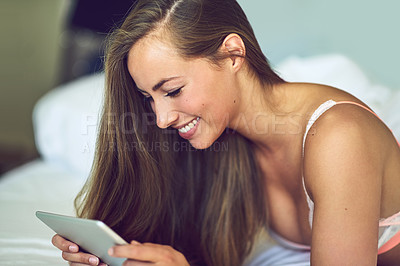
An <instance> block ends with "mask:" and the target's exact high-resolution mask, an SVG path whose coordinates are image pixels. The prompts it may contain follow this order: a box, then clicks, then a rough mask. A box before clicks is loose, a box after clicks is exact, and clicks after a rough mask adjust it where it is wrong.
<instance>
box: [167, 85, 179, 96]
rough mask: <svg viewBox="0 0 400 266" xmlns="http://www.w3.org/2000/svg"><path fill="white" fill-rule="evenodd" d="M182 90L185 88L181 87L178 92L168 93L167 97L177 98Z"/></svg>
mask: <svg viewBox="0 0 400 266" xmlns="http://www.w3.org/2000/svg"><path fill="white" fill-rule="evenodd" d="M182 88H183V87H180V88H179V89H176V90H174V91H171V92H168V93H167V94H166V95H165V96H168V97H176V96H178V95H179V94H181V92H182Z"/></svg>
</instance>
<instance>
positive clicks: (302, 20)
mask: <svg viewBox="0 0 400 266" xmlns="http://www.w3.org/2000/svg"><path fill="white" fill-rule="evenodd" d="M238 2H239V3H240V4H241V6H242V7H243V9H244V10H245V12H246V14H247V16H248V18H249V20H250V21H251V23H252V25H253V28H254V30H255V32H256V35H257V37H258V39H259V41H260V43H261V46H262V48H263V50H264V52H265V54H266V55H267V57H268V58H269V59H270V61H271V63H272V64H275V65H276V64H277V63H279V62H280V61H282V60H283V59H284V58H286V57H288V56H290V55H300V56H311V55H318V54H323V53H342V54H344V55H347V56H348V57H349V58H351V59H352V60H353V61H355V62H356V63H357V64H359V65H360V66H361V68H362V69H363V70H364V72H365V73H367V74H368V76H369V78H370V79H371V80H372V81H373V82H377V83H379V84H383V85H386V86H388V87H390V88H396V89H400V67H399V62H400V51H399V49H400V30H399V27H400V15H399V11H400V1H399V0H382V1H365V0H351V1H348V0H335V1H332V0H277V1H273V0H238Z"/></svg>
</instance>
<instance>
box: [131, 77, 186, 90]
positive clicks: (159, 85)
mask: <svg viewBox="0 0 400 266" xmlns="http://www.w3.org/2000/svg"><path fill="white" fill-rule="evenodd" d="M177 78H179V77H171V78H166V79H163V80H161V81H160V82H158V83H157V84H156V85H154V86H153V88H152V90H153V91H157V90H158V89H159V88H161V87H162V86H163V85H164V84H165V83H167V82H168V81H170V80H173V79H177ZM137 90H138V91H140V92H141V93H147V91H144V90H141V89H139V87H137Z"/></svg>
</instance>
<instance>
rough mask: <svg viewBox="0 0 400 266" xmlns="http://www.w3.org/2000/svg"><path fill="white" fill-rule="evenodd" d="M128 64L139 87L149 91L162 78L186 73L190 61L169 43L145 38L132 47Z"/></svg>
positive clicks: (154, 38)
mask: <svg viewBox="0 0 400 266" xmlns="http://www.w3.org/2000/svg"><path fill="white" fill-rule="evenodd" d="M127 64H128V70H129V73H130V75H131V76H132V78H133V79H134V81H135V83H136V84H137V86H138V87H139V88H141V89H146V90H147V89H149V88H150V87H152V86H154V85H155V83H157V82H158V81H159V79H160V78H168V77H170V76H176V75H177V74H178V72H182V71H184V70H185V68H186V67H187V64H188V61H187V60H185V59H184V58H183V57H182V56H180V55H179V54H178V53H177V51H176V49H175V48H174V47H173V46H172V45H171V44H170V43H168V42H167V41H162V40H160V39H159V38H157V37H145V38H143V39H141V40H139V41H138V42H137V43H136V44H135V45H133V46H132V48H131V49H130V51H129V54H128V60H127Z"/></svg>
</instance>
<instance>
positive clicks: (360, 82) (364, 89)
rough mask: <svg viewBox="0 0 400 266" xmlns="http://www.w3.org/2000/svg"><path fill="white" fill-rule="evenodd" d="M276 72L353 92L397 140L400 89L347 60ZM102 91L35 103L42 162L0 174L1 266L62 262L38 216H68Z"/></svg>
mask: <svg viewBox="0 0 400 266" xmlns="http://www.w3.org/2000/svg"><path fill="white" fill-rule="evenodd" d="M277 70H278V71H279V72H280V73H281V74H282V76H283V77H284V78H285V79H286V80H288V81H307V82H317V83H324V84H329V85H333V86H337V87H340V88H343V89H345V90H347V91H349V92H351V93H353V94H354V95H356V96H357V97H359V98H361V99H362V100H364V101H365V102H366V103H367V104H369V105H370V106H371V107H373V108H374V109H375V110H376V112H377V113H378V114H379V115H380V116H381V117H382V118H383V120H384V121H386V122H387V124H388V125H389V127H390V128H392V129H393V131H394V133H395V134H396V136H397V138H398V139H400V107H399V104H398V102H400V91H396V90H391V89H389V88H385V87H383V86H380V85H377V84H373V83H371V82H370V81H369V80H368V79H367V78H366V76H365V75H364V74H363V72H362V71H361V70H360V69H359V67H358V66H356V65H355V64H354V63H352V62H351V61H349V60H348V59H347V58H345V57H343V56H340V55H327V56H320V57H314V58H306V59H302V58H296V57H293V58H289V59H288V60H286V61H285V62H282V64H280V65H279V66H278V67H277ZM102 87H103V76H102V75H96V76H91V77H86V78H83V79H80V80H78V81H75V82H72V83H70V84H67V85H64V86H62V87H60V88H57V89H54V90H53V91H51V92H50V93H49V94H47V95H45V96H44V97H43V98H42V99H41V100H40V101H39V102H38V104H37V105H36V107H35V112H34V119H33V120H34V129H35V137H36V143H37V147H38V150H39V152H40V154H41V157H42V159H40V160H36V161H33V162H31V163H29V164H27V165H24V166H22V167H20V168H17V169H15V170H13V171H11V172H9V173H7V174H6V175H4V176H3V177H0V216H1V219H0V265H66V264H65V262H64V261H63V260H62V258H61V256H60V252H59V251H58V250H56V249H55V248H54V247H53V246H52V245H51V243H50V239H51V237H52V235H53V232H52V231H51V230H50V229H48V228H47V227H46V226H45V225H44V224H42V223H41V222H40V221H39V220H38V219H37V218H36V217H35V211H36V210H45V211H53V212H57V213H64V214H73V199H74V197H75V195H76V193H77V192H78V191H79V189H80V187H81V186H82V184H83V183H84V181H85V179H86V177H87V175H88V173H89V169H90V165H91V160H92V158H93V148H94V143H95V130H96V126H97V121H98V120H97V118H98V110H99V107H100V102H101V96H102ZM267 250H268V251H267ZM257 254H258V256H256V257H255V258H254V260H253V263H250V264H251V265H281V264H279V263H278V262H277V261H273V260H272V259H273V258H275V259H277V260H278V261H281V262H282V260H281V259H280V257H282V255H283V257H285V259H287V262H288V263H287V265H296V264H293V263H292V264H290V263H291V262H290V261H292V262H294V261H295V260H296V259H297V258H300V257H302V255H301V254H300V255H299V254H297V255H296V254H292V253H290V252H289V253H287V252H286V251H282V250H280V248H279V247H275V248H273V249H270V245H266V246H265V250H259V251H258V252H257ZM272 254H275V255H274V256H275V257H272V256H270V255H272ZM284 254H286V255H284ZM299 256H300V257H299ZM263 257H269V258H270V259H269V261H270V262H268V263H267V262H265V260H264V259H263ZM289 262H290V263H289ZM297 265H304V263H303V264H297Z"/></svg>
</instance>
